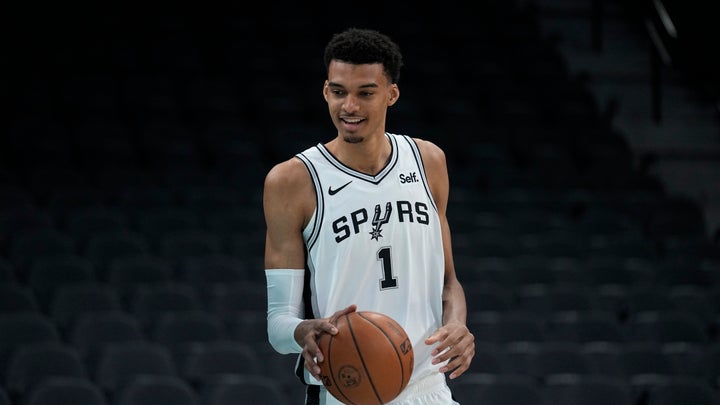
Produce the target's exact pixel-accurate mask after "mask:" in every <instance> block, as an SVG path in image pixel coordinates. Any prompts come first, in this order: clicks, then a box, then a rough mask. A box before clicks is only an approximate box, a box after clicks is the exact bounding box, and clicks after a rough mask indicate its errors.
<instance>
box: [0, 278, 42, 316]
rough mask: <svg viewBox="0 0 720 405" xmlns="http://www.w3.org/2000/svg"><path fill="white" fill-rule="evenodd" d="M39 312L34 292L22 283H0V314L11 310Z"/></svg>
mask: <svg viewBox="0 0 720 405" xmlns="http://www.w3.org/2000/svg"><path fill="white" fill-rule="evenodd" d="M25 311H28V312H40V311H41V309H40V304H39V303H38V299H37V297H36V296H35V293H34V292H33V291H32V289H30V287H28V286H27V285H24V284H19V283H14V282H13V283H0V314H2V313H13V312H25Z"/></svg>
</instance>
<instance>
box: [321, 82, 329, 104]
mask: <svg viewBox="0 0 720 405" xmlns="http://www.w3.org/2000/svg"><path fill="white" fill-rule="evenodd" d="M328 91H329V88H328V81H327V80H325V84H323V89H322V92H323V98H325V101H328Z"/></svg>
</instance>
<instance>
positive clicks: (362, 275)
mask: <svg viewBox="0 0 720 405" xmlns="http://www.w3.org/2000/svg"><path fill="white" fill-rule="evenodd" d="M386 136H387V138H388V140H389V141H390V144H391V146H392V153H391V156H390V159H389V161H388V163H387V165H386V166H385V167H384V168H383V169H382V170H381V171H380V172H379V173H378V174H377V175H374V176H371V175H368V174H365V173H360V172H358V171H355V170H353V169H351V168H349V167H347V166H345V165H343V164H342V163H341V162H339V161H338V160H337V159H335V157H334V156H333V155H332V154H331V153H330V152H329V151H328V150H327V148H325V146H323V145H322V144H318V145H317V146H314V147H311V148H308V149H307V150H305V151H304V152H302V153H299V154H298V155H297V157H298V158H299V159H300V160H302V161H303V163H305V165H306V166H307V169H308V171H309V172H310V175H311V177H312V181H313V183H314V185H315V192H316V196H317V208H316V210H315V213H314V215H313V218H312V219H311V221H310V223H309V224H308V225H307V227H306V228H305V229H304V230H303V236H304V238H305V243H306V248H307V266H306V269H307V271H308V274H306V290H305V299H306V311H309V310H310V309H311V310H312V315H313V316H314V317H315V318H323V317H328V316H330V315H332V314H333V313H334V312H335V311H338V310H340V309H342V308H345V307H346V306H348V305H350V304H357V310H358V311H363V310H368V311H377V312H381V313H384V314H387V315H389V316H391V317H392V318H393V319H395V320H396V321H397V322H398V323H400V324H401V325H402V326H403V327H404V328H405V330H406V332H407V333H408V336H409V337H410V340H411V342H412V345H413V351H414V356H415V367H414V371H413V375H412V379H411V381H410V384H412V381H413V380H415V379H418V378H422V377H423V376H426V375H428V374H430V373H431V372H433V371H437V369H438V368H439V367H440V365H432V364H431V363H430V362H431V356H430V352H431V351H432V347H430V346H427V345H426V344H425V343H424V340H425V339H426V338H427V337H428V336H430V335H431V334H432V333H433V332H434V331H435V330H436V329H437V328H439V327H440V326H441V325H442V290H443V277H444V269H445V264H444V256H443V246H442V235H441V229H440V221H439V219H438V214H437V207H436V206H435V201H434V200H433V198H432V195H431V193H430V188H429V185H428V182H427V178H426V175H425V170H424V167H423V163H422V158H421V156H420V152H419V150H418V148H417V145H416V144H415V141H413V140H412V138H410V137H408V136H405V135H395V134H389V133H388V134H386ZM308 305H309V307H308ZM309 315H310V314H307V313H306V317H310V316H309ZM308 382H309V383H317V382H316V381H314V379H313V378H310V380H308Z"/></svg>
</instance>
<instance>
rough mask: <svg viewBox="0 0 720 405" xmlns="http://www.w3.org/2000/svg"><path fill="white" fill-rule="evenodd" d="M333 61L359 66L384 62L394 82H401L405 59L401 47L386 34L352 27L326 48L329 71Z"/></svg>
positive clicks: (326, 66) (326, 65)
mask: <svg viewBox="0 0 720 405" xmlns="http://www.w3.org/2000/svg"><path fill="white" fill-rule="evenodd" d="M332 60H339V61H343V62H346V63H352V64H356V65H360V64H365V63H381V64H382V65H383V68H384V70H385V73H386V74H387V75H388V77H389V78H390V80H391V82H392V83H397V82H398V81H399V80H400V68H401V67H402V66H403V58H402V54H401V53H400V47H399V46H398V45H397V44H396V43H395V42H393V40H391V39H390V37H388V36H387V35H385V34H382V33H380V32H378V31H375V30H371V29H362V28H349V29H347V30H345V31H342V32H340V33H337V34H335V35H333V37H332V38H331V39H330V42H328V44H327V46H326V47H325V58H324V61H325V68H326V69H328V68H329V67H330V62H331V61H332Z"/></svg>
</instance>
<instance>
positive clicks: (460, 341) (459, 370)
mask: <svg viewBox="0 0 720 405" xmlns="http://www.w3.org/2000/svg"><path fill="white" fill-rule="evenodd" d="M435 343H437V346H435V348H434V349H433V351H432V356H433V360H432V364H439V363H442V362H444V361H446V360H449V361H448V363H447V364H445V365H444V366H442V367H440V372H441V373H447V372H451V373H450V375H449V378H450V379H454V378H457V377H459V376H460V375H462V374H463V373H464V372H465V371H467V370H468V368H470V363H471V362H472V359H473V357H474V356H475V336H474V335H473V334H472V333H471V332H470V330H469V329H468V327H467V326H466V325H464V324H461V323H457V322H451V323H448V324H446V325H443V326H442V327H440V328H439V329H438V330H436V331H435V333H433V334H432V335H431V336H430V337H428V338H427V339H425V344H426V345H432V344H435Z"/></svg>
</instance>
